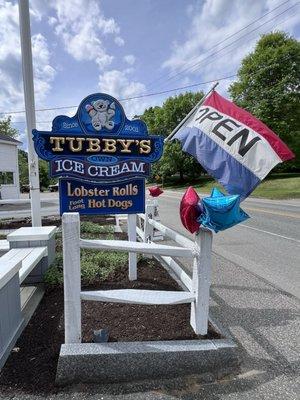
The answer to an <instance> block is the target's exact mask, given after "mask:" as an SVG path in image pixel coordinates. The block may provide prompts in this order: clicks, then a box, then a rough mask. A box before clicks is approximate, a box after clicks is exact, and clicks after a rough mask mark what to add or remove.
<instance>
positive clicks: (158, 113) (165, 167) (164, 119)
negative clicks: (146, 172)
mask: <svg viewBox="0 0 300 400" xmlns="http://www.w3.org/2000/svg"><path fill="white" fill-rule="evenodd" d="M202 97H203V93H202V92H198V93H191V92H189V93H185V94H180V95H179V96H175V97H169V98H168V99H167V100H166V101H165V102H164V103H163V105H162V106H161V107H150V108H148V109H147V110H145V112H144V114H143V115H142V117H141V118H142V119H143V120H144V121H145V122H146V124H147V126H148V129H149V132H150V133H154V134H159V135H163V136H168V135H169V134H170V133H171V132H172V130H173V129H174V128H175V127H176V126H177V125H178V124H179V123H180V122H181V121H182V120H183V118H184V117H185V116H186V115H187V114H188V113H189V112H190V111H191V109H192V108H193V107H194V106H195V105H196V104H197V103H198V101H199V100H200V99H201V98H202ZM201 171H203V169H202V167H201V165H200V164H199V163H198V162H197V161H196V160H195V159H194V158H193V157H191V156H189V155H188V154H186V153H184V152H183V151H182V150H181V145H180V144H179V143H178V142H167V143H166V145H165V146H164V154H163V156H162V158H161V159H160V161H159V162H157V163H155V164H154V165H153V167H152V177H154V178H155V177H156V176H157V177H158V176H159V177H161V178H162V179H165V178H166V177H168V176H171V175H174V174H179V175H180V178H181V180H183V177H184V175H187V176H195V175H196V174H200V173H201Z"/></svg>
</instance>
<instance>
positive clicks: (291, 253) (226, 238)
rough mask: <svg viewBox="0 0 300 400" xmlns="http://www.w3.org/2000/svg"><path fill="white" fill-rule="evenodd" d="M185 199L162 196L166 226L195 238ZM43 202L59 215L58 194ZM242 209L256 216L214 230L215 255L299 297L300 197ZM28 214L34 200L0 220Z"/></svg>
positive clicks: (2, 212)
mask: <svg viewBox="0 0 300 400" xmlns="http://www.w3.org/2000/svg"><path fill="white" fill-rule="evenodd" d="M23 197H27V198H28V195H23ZM181 197H182V193H181V192H178V191H171V190H165V192H164V194H163V195H162V196H161V197H160V198H159V209H160V217H161V220H162V222H163V223H164V224H165V225H167V226H169V227H170V228H173V229H174V230H176V231H178V232H180V233H182V234H183V235H185V236H187V237H190V238H192V237H193V235H191V234H189V232H188V231H187V230H186V229H185V228H184V227H183V225H182V224H181V221H180V217H179V203H180V200H181ZM41 200H42V216H46V215H55V214H58V212H59V211H58V194H57V193H41ZM243 208H244V210H245V211H246V212H247V213H248V214H249V215H250V216H251V218H250V219H249V220H247V221H246V222H245V223H243V224H239V225H237V226H236V227H234V228H231V229H228V230H227V231H224V232H219V233H217V234H215V235H214V241H213V251H214V253H215V254H218V255H220V256H222V257H223V258H225V259H227V260H228V261H230V262H234V263H236V264H237V265H239V266H241V267H243V268H245V269H247V270H249V271H250V272H252V273H254V274H256V275H257V276H259V277H262V278H264V279H266V280H267V281H268V282H270V283H272V284H273V285H275V286H276V287H278V288H280V289H281V290H284V291H286V292H287V293H289V294H292V295H294V296H296V297H298V298H300V268H299V267H300V200H280V201H279V200H276V201H273V200H263V199H254V198H250V199H247V200H245V201H244V202H243ZM26 216H30V205H29V204H22V205H15V206H11V205H5V206H1V207H0V219H1V218H11V217H15V218H18V217H19V218H21V217H26Z"/></svg>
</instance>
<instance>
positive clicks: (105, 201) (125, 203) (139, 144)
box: [33, 93, 163, 214]
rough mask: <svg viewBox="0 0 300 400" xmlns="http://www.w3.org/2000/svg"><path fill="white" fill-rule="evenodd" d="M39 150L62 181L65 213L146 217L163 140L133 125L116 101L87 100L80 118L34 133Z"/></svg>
mask: <svg viewBox="0 0 300 400" xmlns="http://www.w3.org/2000/svg"><path fill="white" fill-rule="evenodd" d="M33 140H34V146H35V150H36V152H37V154H38V156H39V157H40V158H42V159H43V160H46V161H49V162H50V174H51V176H52V177H59V178H60V179H59V181H60V185H59V187H60V191H59V193H60V209H61V213H63V212H67V211H78V212H79V213H81V214H108V213H109V214H117V213H127V214H130V213H137V212H144V206H145V178H146V177H147V176H149V174H150V164H151V163H153V162H155V161H157V160H159V158H160V157H161V155H162V150H163V138H162V137H161V136H154V135H149V134H148V130H147V126H146V124H145V123H144V122H143V121H141V120H137V119H135V120H132V121H130V120H128V119H127V118H126V115H125V113H124V110H123V108H122V106H121V104H120V103H119V102H118V101H117V100H116V99H114V98H113V97H111V96H109V95H107V94H104V93H97V94H92V95H90V96H88V97H86V98H85V99H84V100H83V101H82V102H81V104H80V105H79V107H78V111H77V113H76V115H75V116H74V117H68V116H64V115H62V116H58V117H56V118H55V119H54V120H53V122H52V130H51V132H44V131H37V130H33Z"/></svg>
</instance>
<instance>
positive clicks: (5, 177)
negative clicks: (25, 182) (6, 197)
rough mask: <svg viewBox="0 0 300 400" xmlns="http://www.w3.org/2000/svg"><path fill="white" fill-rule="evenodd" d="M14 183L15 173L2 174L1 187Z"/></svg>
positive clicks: (0, 175) (0, 174)
mask: <svg viewBox="0 0 300 400" xmlns="http://www.w3.org/2000/svg"><path fill="white" fill-rule="evenodd" d="M13 183H14V173H13V172H0V185H12V184H13Z"/></svg>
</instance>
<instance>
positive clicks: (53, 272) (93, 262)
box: [44, 250, 128, 286]
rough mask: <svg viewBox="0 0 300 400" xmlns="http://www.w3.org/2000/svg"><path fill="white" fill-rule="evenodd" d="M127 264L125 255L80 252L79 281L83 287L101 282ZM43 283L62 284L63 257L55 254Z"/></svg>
mask: <svg viewBox="0 0 300 400" xmlns="http://www.w3.org/2000/svg"><path fill="white" fill-rule="evenodd" d="M127 263H128V254H127V253H118V252H107V251H93V250H82V251H81V262H80V264H81V281H82V284H83V285H88V284H93V283H96V282H101V281H104V280H105V279H107V277H108V276H109V275H110V274H111V273H112V272H114V271H116V270H118V269H121V268H122V267H123V266H124V265H126V264H127ZM44 282H45V283H46V284H48V285H51V286H57V285H62V283H63V255H62V253H57V255H56V258H55V261H54V263H53V265H51V267H50V268H49V269H48V270H47V271H46V273H45V275H44Z"/></svg>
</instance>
